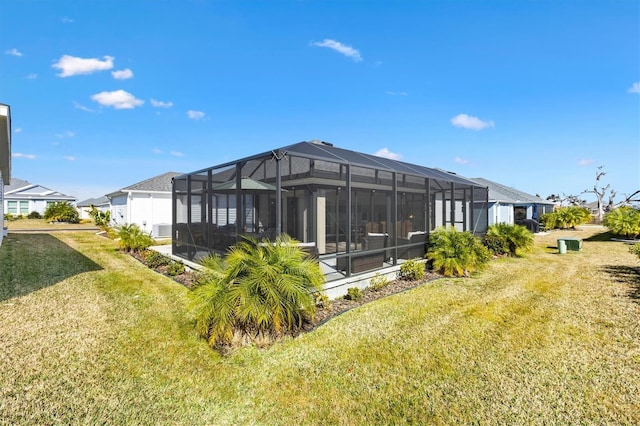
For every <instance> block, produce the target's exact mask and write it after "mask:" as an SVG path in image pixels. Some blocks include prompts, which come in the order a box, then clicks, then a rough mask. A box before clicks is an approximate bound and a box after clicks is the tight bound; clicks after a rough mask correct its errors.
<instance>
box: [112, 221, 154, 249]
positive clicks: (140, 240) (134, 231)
mask: <svg viewBox="0 0 640 426" xmlns="http://www.w3.org/2000/svg"><path fill="white" fill-rule="evenodd" d="M116 231H117V235H118V237H119V238H120V248H121V249H122V250H125V251H135V252H137V251H142V250H146V249H148V248H149V247H151V246H152V245H153V244H154V243H155V240H154V239H153V238H151V235H150V234H148V233H146V232H144V231H143V230H141V229H140V227H139V226H138V225H136V224H125V225H122V226H120V227H118V228H117V230H116Z"/></svg>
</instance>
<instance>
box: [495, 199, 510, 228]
mask: <svg viewBox="0 0 640 426" xmlns="http://www.w3.org/2000/svg"><path fill="white" fill-rule="evenodd" d="M496 223H508V224H510V225H513V205H512V204H500V203H491V204H490V205H489V226H491V225H495V224H496Z"/></svg>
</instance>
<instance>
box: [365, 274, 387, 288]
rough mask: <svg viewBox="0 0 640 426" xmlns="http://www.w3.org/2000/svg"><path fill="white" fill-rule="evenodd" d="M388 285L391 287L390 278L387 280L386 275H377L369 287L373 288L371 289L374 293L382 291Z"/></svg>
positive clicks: (370, 281)
mask: <svg viewBox="0 0 640 426" xmlns="http://www.w3.org/2000/svg"><path fill="white" fill-rule="evenodd" d="M388 285H389V278H387V277H386V276H384V275H380V274H375V275H374V276H373V277H371V279H370V280H369V287H371V289H372V290H374V291H378V290H382V289H383V288H385V287H386V286H388Z"/></svg>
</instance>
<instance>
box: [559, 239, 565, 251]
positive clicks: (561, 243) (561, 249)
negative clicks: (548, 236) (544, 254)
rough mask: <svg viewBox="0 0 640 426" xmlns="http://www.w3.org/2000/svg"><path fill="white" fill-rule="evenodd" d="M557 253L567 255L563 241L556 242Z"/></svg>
mask: <svg viewBox="0 0 640 426" xmlns="http://www.w3.org/2000/svg"><path fill="white" fill-rule="evenodd" d="M558 253H559V254H566V253H567V243H565V242H564V240H558Z"/></svg>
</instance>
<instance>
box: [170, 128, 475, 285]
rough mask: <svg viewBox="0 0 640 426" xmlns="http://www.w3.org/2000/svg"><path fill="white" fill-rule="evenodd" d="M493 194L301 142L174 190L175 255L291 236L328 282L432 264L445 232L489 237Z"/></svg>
mask: <svg viewBox="0 0 640 426" xmlns="http://www.w3.org/2000/svg"><path fill="white" fill-rule="evenodd" d="M487 197H488V196H487V188H486V187H483V186H480V185H479V184H478V183H476V182H473V181H470V180H467V179H465V178H463V177H461V176H458V175H456V174H453V173H449V172H445V171H442V170H439V169H432V168H427V167H423V166H418V165H415V164H409V163H405V162H401V161H397V160H392V159H388V158H382V157H377V156H373V155H368V154H363V153H358V152H354V151H349V150H345V149H341V148H337V147H334V146H333V145H331V144H329V143H326V142H317V141H314V142H300V143H297V144H294V145H291V146H287V147H284V148H280V149H276V150H273V151H269V152H265V153H263V154H259V155H255V156H253V157H247V158H244V159H241V160H238V161H234V162H231V163H226V164H222V165H219V166H215V167H211V168H208V169H205V170H200V171H197V172H193V173H189V174H185V175H182V176H178V177H175V178H174V180H173V247H172V250H173V254H174V255H176V256H179V257H182V258H184V259H188V260H195V261H197V260H199V259H201V258H203V257H205V256H208V255H209V254H211V253H219V254H224V253H225V252H226V251H227V250H228V249H229V248H230V247H231V246H232V245H234V244H235V243H236V242H238V241H239V240H240V239H242V238H243V236H253V237H256V238H258V239H259V240H260V241H264V239H269V240H273V239H274V238H275V237H276V236H277V235H279V234H280V233H287V234H289V235H290V236H291V237H293V238H294V239H296V240H297V241H299V242H300V245H301V246H302V248H303V249H304V250H305V251H307V252H308V253H310V254H312V255H313V256H316V257H317V258H318V260H319V262H320V264H321V266H322V268H323V270H324V271H325V273H326V274H327V279H328V280H332V279H338V278H342V277H345V276H351V275H352V274H358V273H361V272H366V271H373V270H377V269H382V268H384V267H386V266H391V265H397V264H398V263H402V262H403V261H405V260H407V259H413V258H422V257H423V256H424V254H425V251H426V244H427V241H428V238H429V233H430V232H431V231H433V230H434V229H436V228H437V227H442V226H444V227H455V228H456V229H457V230H460V231H471V232H473V233H475V234H479V233H484V232H485V231H486V228H487V219H488V217H487V208H488V207H487Z"/></svg>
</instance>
